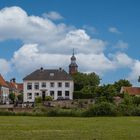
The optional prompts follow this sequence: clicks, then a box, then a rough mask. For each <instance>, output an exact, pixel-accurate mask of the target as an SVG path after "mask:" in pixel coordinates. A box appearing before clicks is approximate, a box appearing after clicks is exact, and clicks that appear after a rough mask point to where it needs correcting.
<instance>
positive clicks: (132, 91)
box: [121, 87, 140, 95]
mask: <svg viewBox="0 0 140 140" xmlns="http://www.w3.org/2000/svg"><path fill="white" fill-rule="evenodd" d="M121 93H127V94H129V95H140V87H122V88H121Z"/></svg>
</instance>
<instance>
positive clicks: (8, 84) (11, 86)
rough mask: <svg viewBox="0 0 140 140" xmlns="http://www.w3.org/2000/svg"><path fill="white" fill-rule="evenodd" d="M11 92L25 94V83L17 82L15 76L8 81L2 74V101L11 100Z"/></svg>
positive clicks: (0, 87) (0, 84)
mask: <svg viewBox="0 0 140 140" xmlns="http://www.w3.org/2000/svg"><path fill="white" fill-rule="evenodd" d="M10 93H14V94H15V95H16V96H18V95H19V94H23V83H16V81H15V78H13V79H11V80H10V81H6V80H5V79H4V78H3V76H2V75H1V74H0V103H7V102H9V94H10Z"/></svg>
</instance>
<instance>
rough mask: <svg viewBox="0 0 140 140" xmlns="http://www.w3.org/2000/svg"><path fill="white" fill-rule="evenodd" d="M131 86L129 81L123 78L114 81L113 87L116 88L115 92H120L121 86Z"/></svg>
mask: <svg viewBox="0 0 140 140" xmlns="http://www.w3.org/2000/svg"><path fill="white" fill-rule="evenodd" d="M123 86H124V87H131V86H132V84H131V83H130V81H128V80H125V79H120V80H119V81H117V82H115V83H114V87H115V88H116V90H117V92H118V93H120V90H121V87H123Z"/></svg>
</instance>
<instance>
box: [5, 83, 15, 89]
mask: <svg viewBox="0 0 140 140" xmlns="http://www.w3.org/2000/svg"><path fill="white" fill-rule="evenodd" d="M6 83H7V85H8V86H9V88H10V89H16V84H15V83H13V82H8V81H6Z"/></svg>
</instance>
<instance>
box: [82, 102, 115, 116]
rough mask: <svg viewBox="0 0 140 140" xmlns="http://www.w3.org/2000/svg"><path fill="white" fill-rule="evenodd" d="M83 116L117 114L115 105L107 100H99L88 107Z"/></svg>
mask: <svg viewBox="0 0 140 140" xmlns="http://www.w3.org/2000/svg"><path fill="white" fill-rule="evenodd" d="M83 115H84V116H115V115H117V110H116V106H115V105H114V104H111V103H108V102H101V103H99V104H94V105H93V106H91V107H89V109H87V110H86V111H85V112H84V114H83Z"/></svg>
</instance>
